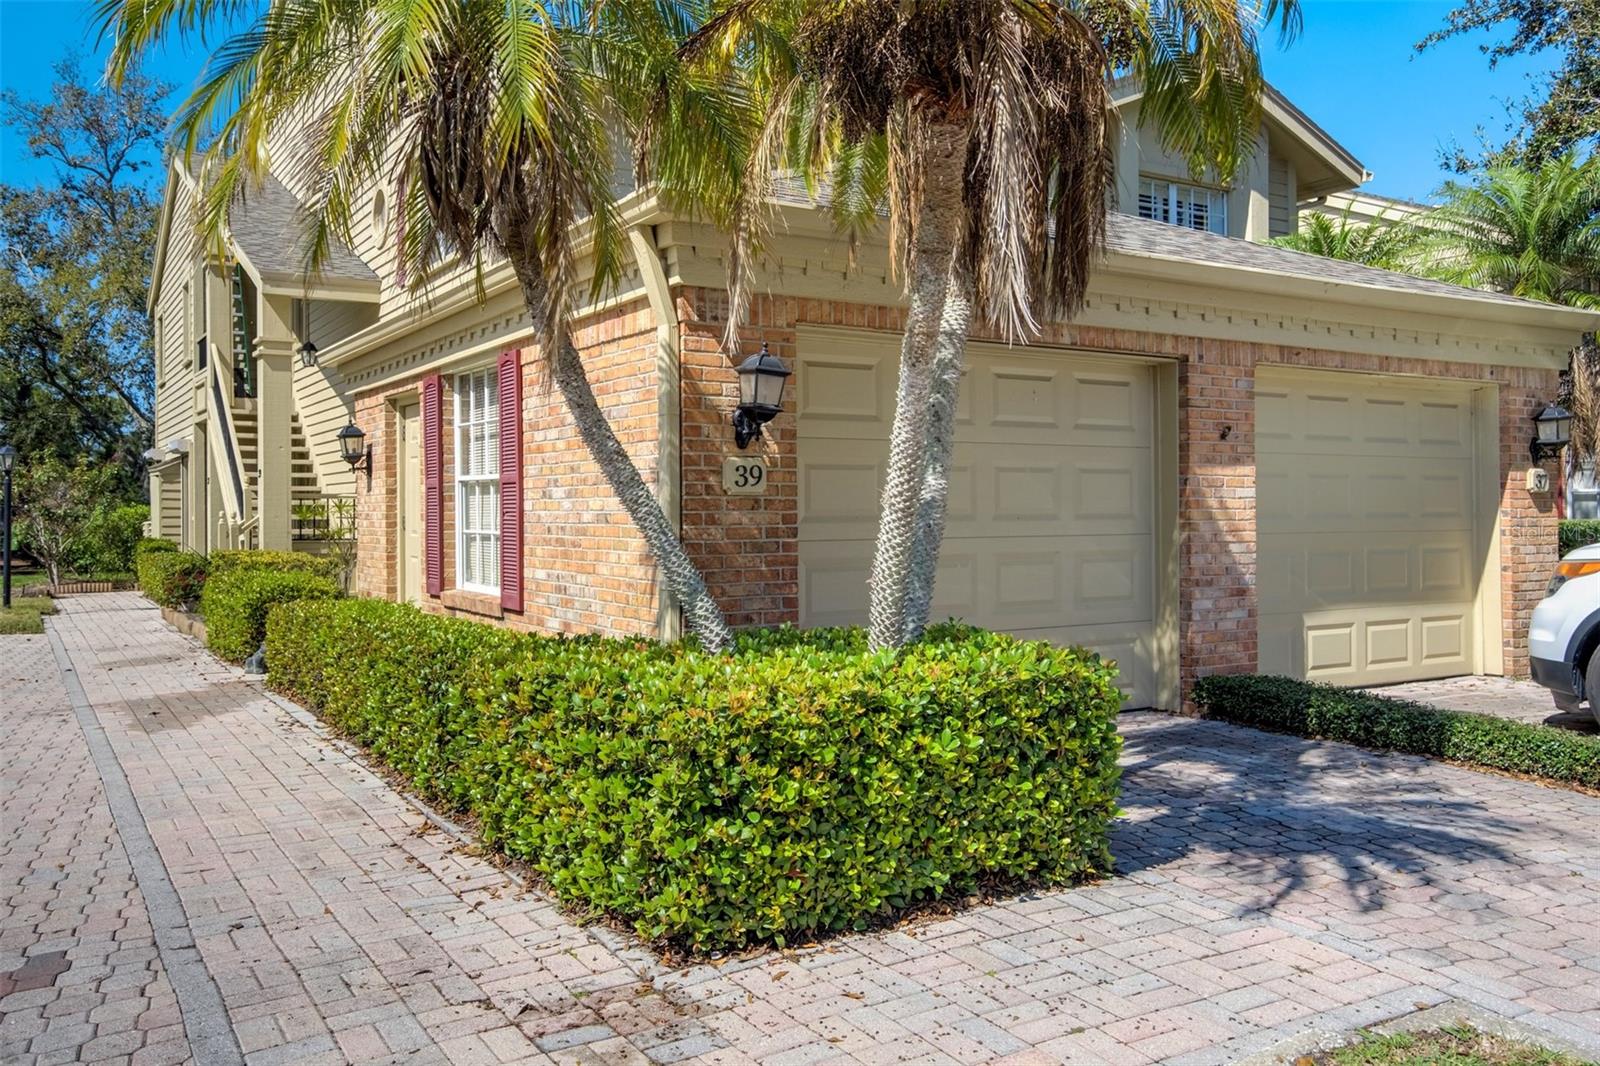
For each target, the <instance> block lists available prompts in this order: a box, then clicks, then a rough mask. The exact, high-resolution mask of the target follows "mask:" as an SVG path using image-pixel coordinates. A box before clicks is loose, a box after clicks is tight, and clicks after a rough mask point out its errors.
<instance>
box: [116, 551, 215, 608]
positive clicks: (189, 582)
mask: <svg viewBox="0 0 1600 1066" xmlns="http://www.w3.org/2000/svg"><path fill="white" fill-rule="evenodd" d="M206 566H207V564H206V557H205V556H204V555H197V554H195V553H194V552H179V551H165V550H160V549H157V550H151V549H146V550H144V551H142V552H140V553H138V555H137V557H136V561H135V563H134V569H135V573H136V575H137V576H138V578H139V590H140V591H141V592H143V593H144V594H145V595H146V596H148V597H150V598H151V599H152V600H154V601H155V602H156V603H158V604H160V605H161V606H162V607H176V608H183V609H187V608H189V607H192V606H194V605H195V604H196V603H198V602H199V601H200V590H201V588H202V587H203V586H204V585H205V583H206Z"/></svg>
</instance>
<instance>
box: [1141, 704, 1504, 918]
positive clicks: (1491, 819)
mask: <svg viewBox="0 0 1600 1066" xmlns="http://www.w3.org/2000/svg"><path fill="white" fill-rule="evenodd" d="M1122 733H1123V744H1124V747H1123V776H1122V807H1123V809H1124V812H1125V816H1124V817H1123V818H1122V819H1120V820H1119V821H1118V822H1117V824H1116V825H1115V827H1114V828H1113V831H1112V852H1113V854H1114V855H1115V856H1116V861H1117V871H1118V873H1119V874H1124V875H1130V874H1138V873H1141V872H1155V871H1162V872H1165V873H1168V874H1170V875H1172V876H1174V877H1177V878H1180V879H1193V880H1196V881H1197V882H1205V883H1206V884H1207V885H1208V891H1210V892H1211V893H1212V894H1216V895H1221V896H1223V897H1225V898H1230V899H1232V900H1234V901H1235V902H1236V903H1238V905H1239V907H1240V911H1241V913H1242V912H1268V913H1270V912H1274V911H1278V910H1280V909H1284V910H1288V911H1291V912H1298V911H1301V910H1306V911H1315V910H1317V909H1318V908H1319V907H1321V909H1326V905H1325V904H1322V903H1321V902H1320V901H1318V900H1316V899H1313V898H1311V897H1310V896H1309V895H1307V896H1305V897H1303V898H1302V896H1301V894H1302V893H1309V892H1318V893H1321V894H1323V895H1326V896H1329V897H1330V901H1329V902H1335V903H1336V902H1337V900H1335V899H1332V898H1331V897H1332V896H1333V895H1334V894H1335V893H1336V892H1341V891H1342V892H1343V893H1344V895H1345V902H1346V904H1347V905H1348V908H1353V909H1354V910H1357V911H1361V912H1373V911H1379V910H1383V909H1385V908H1386V907H1387V906H1388V905H1390V904H1391V903H1394V902H1399V901H1401V900H1402V899H1404V898H1409V897H1412V896H1415V895H1418V894H1420V895H1423V896H1426V897H1428V898H1431V899H1432V900H1433V901H1435V902H1436V903H1440V904H1442V905H1444V906H1446V907H1451V906H1460V907H1461V908H1463V910H1465V909H1467V908H1468V907H1472V906H1480V905H1482V904H1483V903H1485V902H1489V903H1491V905H1492V902H1493V901H1485V900H1484V899H1483V897H1482V894H1481V893H1479V892H1477V891H1476V890H1474V889H1470V888H1463V887H1462V886H1461V885H1460V884H1459V883H1458V878H1457V877H1456V876H1455V875H1454V873H1453V871H1454V870H1456V869H1457V868H1459V867H1461V866H1464V865H1466V864H1470V863H1475V862H1480V861H1484V860H1488V861H1492V862H1500V863H1506V864H1511V863H1514V862H1515V861H1516V857H1515V855H1514V853H1513V852H1511V851H1509V850H1508V849H1507V848H1506V847H1505V846H1504V845H1503V844H1502V843H1498V842H1497V841H1509V840H1511V839H1512V838H1513V837H1514V836H1515V835H1516V834H1517V832H1518V831H1519V830H1520V829H1521V828H1522V827H1521V826H1519V825H1518V824H1516V823H1515V822H1512V821H1508V820H1507V819H1505V818H1504V817H1501V816H1500V815H1498V814H1497V813H1496V812H1495V811H1494V810H1493V809H1491V808H1490V807H1489V806H1488V805H1487V804H1486V803H1484V802H1479V801H1477V800H1473V799H1467V798H1463V797H1461V796H1459V795H1451V794H1446V793H1441V792H1440V791H1439V788H1438V783H1437V781H1436V780H1434V779H1432V775H1431V774H1429V773H1428V772H1427V770H1428V768H1427V767H1426V766H1425V765H1424V764H1421V763H1419V762H1417V761H1415V760H1411V759H1407V758H1403V757H1396V756H1386V755H1381V754H1377V753H1373V752H1367V751H1363V750H1361V749H1358V748H1354V747H1350V746H1348V745H1343V744H1327V743H1319V742H1316V741H1306V740H1300V739H1298V738H1293V737H1285V736H1278V735H1274V734H1270V733H1263V732H1258V731H1256V730H1251V729H1244V728H1241V727H1237V726H1230V725H1225V724H1222V723H1219V722H1207V721H1201V720H1194V719H1181V718H1173V717H1169V716H1165V715H1144V714H1130V715H1125V716H1124V724H1123V729H1122ZM1180 864H1181V865H1180ZM1175 867H1177V868H1175ZM1341 909H1347V908H1345V907H1341Z"/></svg>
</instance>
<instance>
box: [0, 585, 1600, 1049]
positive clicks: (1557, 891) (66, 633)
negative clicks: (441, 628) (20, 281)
mask: <svg viewBox="0 0 1600 1066" xmlns="http://www.w3.org/2000/svg"><path fill="white" fill-rule="evenodd" d="M51 626H52V631H53V633H54V634H55V636H56V637H57V638H58V639H59V640H60V641H61V643H62V646H63V647H64V649H65V652H66V654H67V655H68V656H70V659H71V661H72V663H73V665H74V667H75V670H74V672H75V673H76V674H77V676H78V678H79V680H80V682H81V684H82V687H83V690H84V693H85V695H86V697H87V700H88V702H89V704H90V705H92V707H93V709H94V713H95V715H96V718H97V720H98V722H99V723H100V725H101V726H102V728H103V729H104V732H105V736H106V738H107V739H108V741H109V742H110V745H111V747H112V749H113V750H114V752H115V755H116V758H117V761H118V764H119V765H120V767H121V768H122V770H123V772H124V774H125V776H126V780H127V783H128V786H129V788H130V790H131V792H132V794H133V796H134V798H135V799H136V801H137V804H138V807H139V810H140V813H141V815H142V818H143V821H144V823H145V824H146V825H147V826H148V830H149V833H150V837H151V839H152V840H153V841H154V844H155V846H156V848H157V850H158V851H159V855H160V860H161V864H162V867H163V868H164V869H165V871H166V873H167V874H168V876H169V877H170V878H171V883H172V885H173V887H174V889H175V890H176V892H177V895H178V897H179V899H180V900H181V903H182V908H183V911H184V912H185V914H186V916H187V921H188V926H189V930H190V931H191V933H192V936H193V942H194V947H195V949H196V950H197V952H198V954H199V956H200V957H201V959H203V961H204V964H205V967H206V970H207V972H208V973H209V974H210V975H212V977H213V978H214V980H215V982H216V986H217V989H218V990H219V992H220V995H221V997H222V1000H223V1003H224V1004H225V1007H226V1011H227V1015H228V1020H229V1022H230V1023H231V1026H232V1029H233V1032H234V1034H235V1036H236V1038H237V1040H238V1044H239V1047H240V1048H241V1050H242V1052H243V1054H244V1057H245V1060H246V1062H248V1063H250V1064H251V1066H259V1064H271V1063H297V1064H298V1063H311V1064H316V1063H344V1062H354V1063H385V1062H394V1063H401V1062H404V1063H420V1064H424V1066H426V1064H429V1063H495V1064H499V1063H512V1062H532V1063H553V1062H560V1063H607V1064H610V1063H651V1062H655V1063H672V1062H695V1063H732V1064H737V1063H771V1064H775V1066H784V1064H794V1066H798V1064H806V1063H840V1064H845V1063H887V1062H917V1063H980V1062H1003V1063H1054V1062H1074V1063H1079V1062H1082V1063H1094V1062H1106V1063H1116V1064H1119V1066H1120V1064H1126V1063H1144V1062H1170V1063H1174V1064H1200V1063H1225V1062H1232V1061H1235V1060H1237V1059H1239V1058H1242V1057H1245V1056H1248V1055H1252V1054H1255V1053H1258V1052H1260V1051H1262V1050H1263V1049H1267V1048H1270V1047H1272V1046H1274V1045H1276V1044H1277V1043H1279V1042H1280V1041H1282V1040H1284V1039H1285V1038H1288V1037H1294V1036H1298V1035H1300V1034H1302V1033H1304V1032H1306V1031H1308V1030H1326V1031H1330V1032H1337V1031H1344V1030H1348V1029H1350V1028H1353V1027H1355V1026H1358V1025H1364V1024H1370V1023H1373V1022H1376V1021H1379V1020H1382V1019H1385V1018H1390V1017H1393V1016H1396V1015H1399V1014H1404V1013H1406V1012H1409V1011H1413V1010H1416V1009H1419V1007H1423V1006H1431V1005H1434V1004H1438V1003H1443V1002H1447V1001H1463V1002H1467V1003H1471V1004H1473V1005H1475V1006H1477V1007H1478V1008H1480V1009H1483V1010H1488V1011H1492V1012H1494V1013H1497V1014H1500V1015H1503V1016H1506V1017H1514V1018H1517V1019H1519V1020H1520V1021H1522V1022H1523V1023H1525V1024H1528V1025H1531V1026H1533V1027H1535V1028H1536V1029H1538V1030H1539V1031H1541V1032H1545V1033H1549V1034H1551V1035H1552V1037H1553V1038H1557V1039H1561V1040H1564V1041H1567V1042H1569V1043H1571V1044H1573V1045H1575V1046H1578V1047H1581V1048H1586V1049H1590V1051H1591V1053H1593V1054H1600V932H1597V930H1596V923H1595V922H1594V921H1593V915H1594V914H1596V913H1600V911H1597V906H1600V799H1596V798H1594V797H1590V796H1586V795H1582V794H1579V793H1575V792H1570V791H1563V790H1559V789H1548V788H1543V787H1540V786H1538V785H1534V784H1530V783H1527V782H1522V781H1515V780H1511V779H1507V778H1499V777H1493V776H1488V775H1481V774H1475V773H1472V772H1470V771H1466V770H1461V769H1456V768H1453V767H1448V766H1442V765H1439V764H1434V763H1428V762H1425V761H1423V760H1419V759H1411V758H1404V757H1393V756H1381V755H1375V754H1371V753H1367V752H1362V751H1359V750H1357V749H1354V748H1349V747H1345V746H1341V745H1331V744H1316V743H1310V742H1305V741H1300V740H1295V739H1292V738H1287V737H1277V736H1270V735H1267V734H1262V733H1255V732H1252V731H1249V730H1243V729H1238V728H1234V727H1231V726H1227V725H1222V724H1218V723H1209V722H1200V721H1193V720H1188V719H1179V718H1171V717H1167V716H1162V715H1153V714H1131V715H1126V716H1124V719H1123V723H1122V732H1123V734H1124V737H1125V740H1126V750H1125V755H1124V763H1125V779H1124V792H1123V800H1122V803H1123V806H1124V808H1125V809H1126V811H1127V816H1126V818H1125V819H1123V820H1122V822H1120V823H1119V825H1118V827H1117V830H1116V835H1115V841H1114V850H1115V853H1116V855H1117V857H1118V861H1119V867H1120V868H1119V874H1118V876H1117V877H1116V878H1113V879H1111V880H1108V881H1106V882H1104V883H1102V884H1098V885H1093V886H1089V887H1084V888H1079V889H1075V890H1070V891H1050V892H1042V891H1041V892H1036V893H1029V894H1027V895H1025V896H1022V897H1020V898H1016V899H1011V900H1006V901H1002V902H997V903H993V904H989V905H984V906H979V907H974V908H971V909H969V910H965V911H962V912H959V913H956V914H954V915H951V916H948V917H943V918H939V919H937V920H924V921H920V922H914V923H910V924H907V925H905V926H903V927H901V928H898V929H895V930H892V931H888V932H883V933H877V934H871V935H862V936H850V937H841V938H838V939H835V940H832V941H829V942H827V943H825V944H823V945H821V946H818V947H813V948H808V949H803V950H798V951H787V952H764V953H757V954H754V955H752V956H750V957H744V958H737V959H723V960H717V961H715V962H712V961H707V962H702V963H698V964H695V965H691V966H687V967H678V968H674V967H669V966H666V965H664V964H662V963H661V962H660V961H659V959H658V958H657V957H656V956H655V955H654V954H652V953H651V952H650V951H648V950H647V949H645V948H643V947H641V946H639V945H637V944H634V943H632V942H631V941H629V940H627V939H626V938H624V937H621V936H619V935H617V934H615V933H612V932H610V931H608V930H606V929H604V928H597V927H583V926H580V925H577V924H575V923H574V922H573V921H572V920H570V918H569V917H568V916H566V915H565V914H564V913H563V912H562V911H561V910H560V909H559V908H557V907H556V906H554V905H553V904H552V903H551V902H550V901H549V900H548V899H546V898H545V897H543V896H542V895H540V894H538V893H536V892H531V891H526V890H524V888H523V886H522V885H521V884H520V883H519V882H517V881H516V880H514V879H513V878H512V877H510V876H509V875H507V874H506V873H505V872H503V871H501V870H499V869H497V868H496V867H495V866H493V865H492V864H491V863H489V862H488V861H486V860H485V859H483V858H481V857H479V856H478V855H476V854H475V853H474V852H473V851H472V849H469V848H464V847H462V846H461V845H460V843H459V842H458V841H457V840H455V839H454V838H452V837H451V836H449V835H448V834H446V833H444V832H441V831H439V830H438V829H437V828H435V827H434V826H433V825H432V824H431V823H429V822H428V821H427V820H426V819H425V818H423V817H422V815H421V814H419V812H418V810H417V809H416V808H415V807H414V806H413V805H411V804H410V803H409V802H408V801H407V800H406V799H405V797H403V796H401V795H399V794H397V793H396V792H395V791H394V790H393V789H392V788H391V787H390V786H389V785H388V784H387V783H386V782H385V781H384V780H383V779H382V778H380V777H378V776H377V775H375V774H373V773H371V772H370V771H368V770H367V769H366V768H365V767H364V766H363V765H361V764H360V762H359V761H357V760H353V759H351V758H350V757H348V756H347V755H346V754H345V752H344V751H343V750H342V748H341V747H340V746H339V745H337V744H335V743H333V742H331V741H330V740H329V738H328V737H327V736H326V735H325V734H323V733H322V732H321V731H320V730H319V729H316V728H311V727H309V726H308V725H307V723H306V720H304V719H303V718H302V717H301V716H299V715H297V714H294V713H289V712H287V711H285V709H284V708H283V707H281V706H279V705H278V704H277V703H275V702H274V701H273V700H272V699H269V698H268V697H267V696H266V695H265V694H263V693H262V692H261V690H260V689H259V687H258V686H256V685H255V684H254V683H253V682H248V681H246V680H245V679H244V678H243V675H242V674H240V673H239V672H238V671H237V670H234V669H233V668H231V667H228V666H225V665H223V664H220V663H218V662H217V661H216V660H214V659H212V658H211V657H210V656H209V655H207V654H206V653H205V652H204V651H203V649H201V648H200V647H199V646H198V645H197V644H196V643H194V642H193V641H192V640H190V639H188V638H186V637H181V636H178V635H177V634H176V633H173V632H172V631H171V630H169V629H168V628H166V627H165V626H164V625H163V624H162V623H161V622H160V620H159V617H158V616H157V614H156V612H155V611H154V610H153V609H152V608H150V607H149V606H148V605H147V604H146V602H145V601H144V600H142V599H140V598H139V597H138V596H136V595H134V594H124V593H111V594H103V595H96V596H84V597H77V598H71V599H68V600H66V601H65V609H64V611H63V613H62V614H60V615H58V616H57V617H56V618H55V619H54V620H52V622H51ZM0 682H3V683H4V684H5V685H6V686H7V689H6V691H7V698H6V699H5V700H4V701H0V716H3V718H0V728H3V729H4V732H5V735H6V736H7V737H8V738H10V740H11V742H10V743H8V744H6V745H4V746H3V751H0V768H3V770H4V775H5V781H4V788H5V792H4V804H5V806H4V826H5V832H4V834H3V838H0V847H3V851H0V864H3V870H4V884H3V886H0V887H3V888H4V891H5V893H6V895H5V897H4V900H3V904H4V906H3V910H0V979H3V977H4V975H9V978H10V979H11V980H13V981H17V980H19V976H18V975H19V974H20V975H21V977H20V980H21V981H24V982H26V983H28V984H29V985H30V986H32V987H27V988H24V987H22V985H21V984H17V985H15V986H14V987H13V990H12V991H11V992H10V993H9V994H7V995H5V996H4V998H0V1061H5V1062H8V1063H9V1062H13V1061H16V1062H21V1063H51V1062H72V1061H86V1062H98V1061H106V1062H134V1063H144V1062H162V1061H173V1062H182V1061H189V1060H190V1058H191V1050H190V1048H189V1047H188V1046H187V1045H186V1043H185V1042H184V1028H183V1024H182V1021H183V1019H182V1018H180V1017H179V1014H178V1004H177V999H176V997H175V996H174V995H173V993H172V990H171V986H170V982H169V981H168V979H167V977H166V975H165V974H164V973H163V972H162V969H161V965H160V957H159V953H158V952H157V950H156V946H155V944H154V942H153V938H152V936H151V931H150V923H149V919H148V916H147V910H146V904H145V901H144V897H143V895H142V894H141V892H140V891H139V887H138V886H137V885H136V884H135V883H134V879H133V877H132V874H131V872H130V866H129V862H128V859H127V855H126V852H125V851H124V849H123V844H122V842H121V840H120V838H119V837H118V835H117V833H116V831H115V824H114V820H113V818H112V817H111V814H110V809H109V807H108V805H107V802H106V797H105V793H104V790H103V789H102V787H101V785H100V780H99V777H98V776H97V774H96V773H95V770H94V767H93V764H92V760H91V759H90V756H89V753H88V751H87V749H86V746H85V742H84V738H83V733H82V730H80V729H79V728H78V727H77V723H76V722H75V720H74V718H73V715H72V711H71V707H70V704H69V702H68V699H67V693H66V691H65V689H64V688H63V686H62V683H61V679H60V674H59V672H58V671H57V670H56V669H55V664H54V662H53V661H52V659H51V656H50V649H49V645H48V643H47V642H46V640H45V638H39V637H12V638H5V640H4V641H3V642H0ZM16 693H20V698H18V697H17V696H16V695H14V694H16ZM59 952H64V953H65V954H64V955H62V956H55V955H54V953H59ZM52 958H55V960H56V961H51V959H52ZM62 962H65V963H67V965H66V967H65V968H64V969H62V968H60V966H61V963H62ZM52 969H54V970H56V972H55V973H54V974H52V975H51V976H50V977H49V981H48V983H44V977H43V976H41V975H43V974H44V973H45V971H47V970H52Z"/></svg>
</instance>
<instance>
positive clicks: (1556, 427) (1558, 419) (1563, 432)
mask: <svg viewBox="0 0 1600 1066" xmlns="http://www.w3.org/2000/svg"><path fill="white" fill-rule="evenodd" d="M1533 428H1534V434H1533V441H1532V443H1530V444H1529V445H1528V454H1529V455H1530V456H1531V457H1532V458H1533V461H1534V462H1536V463H1537V462H1539V461H1540V460H1541V459H1546V458H1549V457H1550V456H1553V455H1557V454H1559V453H1560V451H1561V449H1562V448H1565V447H1566V446H1567V444H1568V443H1569V442H1570V441H1571V440H1572V412H1571V411H1569V410H1567V409H1566V408H1565V407H1562V406H1561V405H1560V404H1558V403H1554V402H1551V403H1548V404H1546V405H1545V408H1544V410H1542V411H1540V412H1539V413H1538V414H1536V415H1534V416H1533Z"/></svg>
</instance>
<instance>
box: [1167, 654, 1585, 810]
mask: <svg viewBox="0 0 1600 1066" xmlns="http://www.w3.org/2000/svg"><path fill="white" fill-rule="evenodd" d="M1194 699H1195V702H1196V703H1197V704H1199V705H1200V707H1201V708H1202V709H1203V710H1204V712H1205V714H1206V716H1207V717H1209V718H1218V719H1221V720H1222V721H1225V722H1233V723H1235V724H1237V725H1247V726H1253V727H1255V728H1257V729H1266V730H1270V731H1272V732H1275V733H1293V734H1294V735H1295V736H1302V737H1314V738H1317V739H1319V740H1341V741H1344V742H1345V743H1348V744H1359V745H1361V746H1362V747H1367V748H1376V749H1378V750H1379V751H1396V752H1402V753H1405V754H1408V755H1430V756H1433V757H1435V758H1441V759H1451V760H1454V761H1456V762H1462V763H1469V764H1471V765H1474V766H1482V767H1486V768H1488V769H1491V770H1503V771H1508V772H1510V773H1518V774H1527V775H1529V776H1532V777H1542V778H1547V779H1549V780H1552V781H1561V782H1566V783H1568V784H1575V785H1583V786H1585V787H1587V788H1600V737H1594V736H1585V735H1583V734H1581V733H1572V732H1568V731H1567V730H1565V729H1556V728H1553V727H1551V726H1544V725H1529V724H1527V723H1524V722H1517V721H1512V720H1510V719H1506V718H1494V717H1490V716H1488V715H1482V714H1467V713H1465V712H1462V711H1448V710H1441V709H1439V708H1436V707H1428V706H1425V705H1423V704H1419V703H1408V702H1406V701H1403V700H1395V699H1389V698H1388V697H1385V696H1375V695H1372V694H1371V693H1367V692H1359V691H1355V690H1352V689H1341V688H1334V687H1333V686H1331V685H1318V684H1313V683H1310V682H1306V681H1295V680H1293V679H1291V678H1287V677H1256V676H1251V675H1235V676H1226V677H1205V678H1201V679H1200V680H1199V681H1197V682H1196V683H1195V689H1194Z"/></svg>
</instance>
